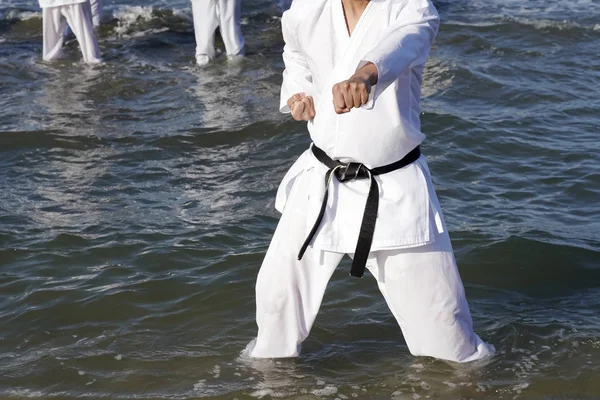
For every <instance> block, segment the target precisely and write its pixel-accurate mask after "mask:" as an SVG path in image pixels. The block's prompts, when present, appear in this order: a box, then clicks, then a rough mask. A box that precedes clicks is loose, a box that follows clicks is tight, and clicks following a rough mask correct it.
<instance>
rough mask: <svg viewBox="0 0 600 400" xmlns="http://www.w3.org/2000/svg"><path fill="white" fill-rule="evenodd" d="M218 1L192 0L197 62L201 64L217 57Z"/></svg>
mask: <svg viewBox="0 0 600 400" xmlns="http://www.w3.org/2000/svg"><path fill="white" fill-rule="evenodd" d="M216 1H217V0H192V14H193V18H194V33H195V35H196V62H197V63H198V64H199V65H204V64H207V63H208V62H209V61H210V60H212V59H214V58H215V31H216V29H217V27H218V26H219V18H218V16H217V3H216Z"/></svg>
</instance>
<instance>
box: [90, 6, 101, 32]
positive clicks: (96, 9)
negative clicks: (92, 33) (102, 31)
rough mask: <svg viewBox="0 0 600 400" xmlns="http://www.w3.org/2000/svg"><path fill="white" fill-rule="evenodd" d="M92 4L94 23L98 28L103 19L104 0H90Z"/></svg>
mask: <svg viewBox="0 0 600 400" xmlns="http://www.w3.org/2000/svg"><path fill="white" fill-rule="evenodd" d="M90 6H91V7H92V23H93V24H94V28H97V27H99V26H100V22H101V21H102V0H90Z"/></svg>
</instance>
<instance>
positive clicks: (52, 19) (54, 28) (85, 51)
mask: <svg viewBox="0 0 600 400" xmlns="http://www.w3.org/2000/svg"><path fill="white" fill-rule="evenodd" d="M67 23H68V25H69V26H70V27H71V30H72V31H73V33H74V34H75V37H76V38H77V41H78V42H79V47H80V48H81V53H82V55H83V60H84V61H85V62H86V63H98V62H101V61H102V60H101V56H100V49H99V48H98V40H97V39H96V34H95V33H94V27H93V23H92V11H91V7H90V4H89V3H79V4H72V5H67V6H58V7H47V8H44V9H43V34H44V39H43V41H44V45H43V47H44V49H43V58H44V60H45V61H52V60H56V59H58V58H60V57H61V55H62V47H63V43H64V40H65V28H66V26H67Z"/></svg>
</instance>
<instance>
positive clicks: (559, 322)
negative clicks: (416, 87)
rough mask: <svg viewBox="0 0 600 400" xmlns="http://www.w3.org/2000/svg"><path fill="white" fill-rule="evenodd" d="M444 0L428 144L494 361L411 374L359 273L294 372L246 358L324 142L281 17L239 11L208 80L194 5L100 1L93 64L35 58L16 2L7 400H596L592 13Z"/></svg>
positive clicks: (4, 225)
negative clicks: (267, 278) (286, 186)
mask: <svg viewBox="0 0 600 400" xmlns="http://www.w3.org/2000/svg"><path fill="white" fill-rule="evenodd" d="M437 3H438V6H439V9H440V11H441V13H442V21H443V24H442V27H441V30H440V34H439V36H438V39H437V41H436V45H435V48H434V51H433V53H432V56H431V59H430V62H429V67H428V68H427V69H426V71H425V74H424V80H425V81H424V85H423V97H424V100H423V110H422V111H423V113H422V118H421V119H422V126H423V131H424V132H425V133H426V134H427V141H426V142H425V143H424V145H423V151H424V153H425V154H426V156H427V157H428V164H429V166H430V168H431V170H432V174H433V177H434V182H435V185H436V190H437V193H438V196H439V198H440V202H441V204H442V206H443V208H444V212H445V217H446V222H447V224H448V229H449V231H450V234H451V237H452V240H453V245H454V248H455V249H456V255H457V261H458V264H459V268H460V271H461V276H462V278H463V280H464V282H465V286H466V290H467V297H468V298H469V301H470V307H471V311H472V314H473V318H474V323H475V325H476V331H477V332H478V333H480V334H481V336H482V337H483V339H485V340H486V341H488V342H490V343H493V344H494V345H495V346H496V348H497V349H498V355H497V356H496V357H494V358H493V359H491V360H488V361H487V362H485V363H483V364H471V365H466V366H465V365H460V366H459V365H451V364H448V363H444V362H440V361H436V360H432V359H427V358H414V357H412V356H411V355H410V354H409V352H408V349H407V348H406V344H405V343H404V340H403V338H402V335H401V331H400V329H399V328H398V325H397V323H396V321H395V320H394V318H393V316H392V315H391V314H390V312H389V310H388V309H387V306H386V304H385V302H384V301H383V299H382V298H381V295H380V293H379V292H378V290H377V288H376V286H375V285H373V282H372V280H370V279H365V280H349V279H347V273H346V271H347V268H348V265H347V264H346V263H347V261H345V262H344V263H343V265H341V266H340V268H339V269H338V271H336V273H335V274H334V277H333V279H332V281H331V283H330V285H329V288H328V291H327V293H326V296H325V299H324V301H323V307H322V310H321V313H320V314H319V316H318V318H317V321H316V323H315V327H314V329H313V331H312V332H311V336H310V337H309V339H308V340H307V341H306V342H305V343H304V349H303V353H302V357H300V358H299V359H296V360H252V359H249V358H248V357H247V356H245V353H244V349H245V348H246V346H247V345H248V343H249V342H250V341H251V340H252V338H253V337H254V336H255V335H256V329H257V328H256V324H255V321H254V313H255V309H254V282H255V279H256V274H257V272H258V268H259V266H260V263H261V261H262V258H263V256H264V253H265V250H266V247H267V245H268V243H269V240H270V238H271V235H272V234H273V231H274V229H275V226H276V223H277V219H278V217H279V216H278V214H277V212H276V211H275V210H274V208H273V201H274V197H275V191H276V189H277V185H278V184H279V181H280V179H281V178H282V176H283V175H284V174H285V172H286V170H287V169H288V168H289V166H290V165H291V164H292V163H293V161H294V160H295V158H296V157H297V156H298V155H299V154H300V153H301V152H303V151H304V150H305V149H306V148H307V145H308V143H309V139H308V137H307V135H306V127H305V125H303V124H297V123H294V122H292V121H290V120H289V118H287V117H286V116H282V115H280V114H279V113H278V112H277V108H278V104H279V98H278V95H279V85H280V80H281V70H282V68H283V64H282V62H281V58H280V52H281V45H282V43H281V33H280V31H279V16H278V15H279V11H278V10H277V7H276V4H275V2H274V1H271V0H248V1H246V2H245V3H244V21H245V22H244V25H243V28H244V33H245V35H246V37H247V46H248V54H249V55H248V57H246V58H245V59H243V60H238V61H237V62H231V61H227V60H226V59H225V57H223V58H221V59H219V60H218V61H217V62H215V63H213V64H211V65H209V66H207V67H205V68H196V67H195V66H194V65H193V54H194V47H195V43H194V36H193V32H192V30H191V27H192V24H191V20H190V19H189V15H188V14H189V8H190V5H189V0H169V1H166V0H165V1H160V2H158V1H154V2H150V3H148V2H144V3H142V2H140V1H139V0H131V1H130V0H127V1H125V0H115V1H114V2H111V4H108V5H107V8H106V13H107V18H106V24H105V25H104V26H103V28H102V30H101V33H100V36H101V43H102V45H101V46H102V50H103V53H104V54H105V60H106V63H104V64H102V65H99V66H94V67H88V66H85V65H84V64H83V63H81V62H80V61H79V57H80V56H79V52H78V50H77V46H76V43H75V42H74V43H73V44H71V45H68V46H67V47H68V55H69V57H67V59H65V60H63V61H60V62H58V63H51V64H48V63H44V62H42V61H41V60H40V58H41V37H40V32H41V30H40V28H41V20H40V18H39V12H38V10H37V9H36V8H34V5H33V3H27V2H24V0H10V1H9V2H6V1H5V2H0V14H2V15H4V18H5V20H3V21H2V20H0V43H2V45H1V46H0V109H2V112H0V397H1V396H4V397H7V396H8V397H22V398H29V397H59V398H97V397H110V398H117V399H132V398H171V399H173V398H175V399H188V398H190V399H191V398H216V399H233V398H237V399H239V400H241V399H246V398H263V399H268V398H283V399H299V400H308V399H342V400H345V399H352V398H359V399H360V398H364V399H367V398H368V399H377V400H379V399H418V398H421V399H426V398H430V399H445V398H448V399H457V398H463V399H499V398H503V399H538V398H539V399H541V398H550V397H557V396H563V397H564V396H570V398H598V397H599V396H600V385H599V384H598V382H600V380H599V379H598V376H599V370H600V364H599V363H598V359H599V357H600V341H599V340H598V337H600V317H598V316H599V315H600V300H599V299H600V293H599V289H598V282H600V264H599V256H598V254H599V251H600V234H599V232H600V225H599V224H600V220H599V219H598V218H597V214H598V212H597V207H596V203H597V201H596V199H597V198H598V197H599V195H600V172H599V166H600V163H598V154H600V148H599V147H598V146H600V144H599V143H600V142H598V140H597V131H598V129H597V128H598V126H600V121H599V119H598V118H599V117H598V113H597V112H596V111H597V109H600V100H599V99H600V96H598V94H599V89H598V84H597V82H599V81H600V72H599V71H600V61H599V60H598V58H597V57H596V54H597V43H598V40H599V39H600V31H599V30H598V29H597V26H596V25H597V24H598V22H597V16H598V13H599V12H600V9H599V8H598V7H597V4H596V3H593V2H592V3H590V2H587V3H585V4H584V3H581V2H575V3H568V4H567V3H564V2H559V1H547V0H544V1H541V0H533V2H529V3H527V4H525V3H523V2H515V1H509V0H494V1H479V0H469V1H464V2H452V1H445V2H444V1H442V2H437ZM7 16H9V17H7ZM6 18H9V19H8V20H7V19H6ZM482 21H483V22H482ZM376 134H377V133H376V132H365V135H369V138H371V139H372V140H376Z"/></svg>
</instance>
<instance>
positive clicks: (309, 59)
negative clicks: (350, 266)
mask: <svg viewBox="0 0 600 400" xmlns="http://www.w3.org/2000/svg"><path fill="white" fill-rule="evenodd" d="M438 23H439V17H438V14H437V11H436V10H435V7H434V6H433V5H432V4H431V2H430V1H428V0H371V1H370V3H369V5H368V6H367V8H366V9H365V11H364V12H363V14H362V16H361V18H360V20H359V21H358V23H357V25H356V27H355V29H354V31H353V33H352V36H350V35H349V34H348V30H347V27H346V23H345V18H344V12H343V8H342V3H341V0H294V2H293V4H292V7H291V9H290V10H288V11H287V12H286V13H285V14H284V16H283V18H282V29H283V36H284V39H285V41H286V46H285V48H284V54H283V58H284V61H285V65H286V70H285V72H284V81H283V85H282V90H281V111H282V112H289V110H288V109H287V105H286V104H287V99H288V98H289V97H291V96H292V95H294V94H296V93H301V92H304V93H307V94H308V95H311V96H313V97H314V99H315V107H316V116H315V118H314V120H313V121H311V122H309V123H308V130H309V132H310V136H311V139H312V140H313V142H314V143H315V144H316V145H317V146H319V147H320V148H321V149H323V150H324V151H325V152H326V153H327V154H328V155H329V156H330V157H332V158H334V159H340V160H342V161H354V162H361V163H363V164H365V165H366V166H367V167H370V168H373V167H379V166H383V165H387V164H390V163H393V162H395V161H397V160H400V159H401V158H403V157H404V156H405V155H406V154H407V153H408V152H410V151H411V150H412V149H414V148H415V147H416V146H418V145H419V144H420V143H421V142H422V141H423V140H424V139H425V136H424V135H423V134H422V133H421V130H420V120H419V114H420V104H419V103H420V96H421V76H422V72H423V69H424V66H425V62H426V61H427V57H428V55H429V50H430V47H431V44H432V42H433V39H434V37H435V34H436V32H437V28H438ZM366 62H372V63H374V64H375V65H376V66H377V68H378V71H379V81H378V83H377V85H376V86H374V87H373V88H372V92H371V96H370V99H369V102H368V104H366V105H365V106H363V107H362V108H360V109H353V110H352V111H351V112H349V113H347V114H342V115H338V114H336V113H335V111H334V107H333V95H332V87H333V85H334V84H335V83H338V82H341V81H344V80H346V79H348V78H350V76H352V75H353V74H354V73H355V71H356V70H357V69H358V68H359V67H360V66H362V65H364V64H365V63H366ZM325 171H326V168H325V167H324V166H323V165H321V164H320V163H319V162H318V161H317V160H316V159H315V158H314V157H313V156H312V154H310V152H307V153H304V154H303V155H302V156H301V157H300V158H299V159H298V161H297V162H296V163H295V164H294V166H292V168H291V169H290V171H289V172H288V174H287V175H286V177H285V178H284V180H283V182H282V184H281V186H280V189H279V192H278V196H277V202H276V207H277V208H278V209H279V210H280V211H282V210H283V208H284V207H285V206H286V203H287V198H288V196H289V194H290V191H291V190H292V189H293V187H294V183H295V182H299V180H300V179H304V180H306V179H307V178H306V176H307V175H313V177H312V178H311V179H312V180H314V182H313V184H312V185H307V187H305V188H304V190H306V191H308V193H307V196H308V200H309V201H308V204H309V206H308V210H307V218H313V216H314V217H316V214H317V213H318V208H319V206H320V204H319V202H320V199H322V193H323V191H324V185H323V184H322V181H320V180H319V179H320V177H322V175H324V173H325ZM300 175H303V176H302V177H301V176H300ZM377 180H378V182H379V183H380V207H379V216H378V219H377V225H376V230H375V237H374V240H373V245H372V247H371V249H372V250H373V251H375V250H382V249H394V248H403V247H414V246H420V245H424V244H427V243H430V242H431V241H432V240H433V239H432V238H433V234H432V232H431V229H438V230H441V229H443V227H442V226H441V224H437V225H436V224H435V221H434V220H435V219H436V217H435V215H436V214H437V213H438V212H439V204H438V202H437V198H436V197H435V193H434V190H433V187H432V185H431V179H430V177H429V170H428V168H427V164H426V162H425V159H424V158H423V157H422V158H421V159H420V160H418V161H417V162H415V163H414V164H412V165H410V166H408V167H406V168H404V169H402V170H398V171H394V172H391V173H388V174H385V175H380V176H378V177H377ZM368 185H369V184H368V181H352V182H347V183H344V184H340V183H339V182H334V184H333V196H331V198H330V200H329V207H328V208H327V211H326V214H325V218H324V220H323V224H322V226H321V229H320V231H319V233H318V234H317V237H316V239H315V242H314V245H315V246H316V247H318V248H321V249H323V250H330V251H340V252H347V253H349V252H353V251H354V248H355V246H356V239H357V237H358V229H359V227H360V222H361V219H362V214H363V211H364V206H365V200H366V195H367V191H368ZM292 206H294V207H295V205H292ZM298 206H299V207H300V206H301V205H298ZM303 206H304V207H306V204H304V205H303Z"/></svg>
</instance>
